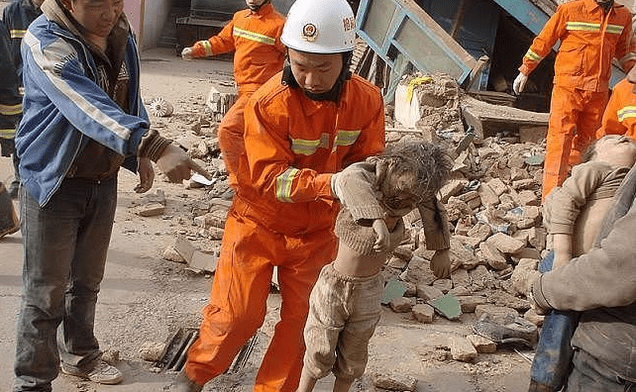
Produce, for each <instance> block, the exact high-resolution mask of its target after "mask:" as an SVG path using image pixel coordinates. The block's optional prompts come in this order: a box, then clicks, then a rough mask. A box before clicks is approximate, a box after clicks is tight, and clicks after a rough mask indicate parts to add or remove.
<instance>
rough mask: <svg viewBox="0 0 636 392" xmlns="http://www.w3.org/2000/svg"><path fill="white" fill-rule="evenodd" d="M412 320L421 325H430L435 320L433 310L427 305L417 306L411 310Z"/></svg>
mask: <svg viewBox="0 0 636 392" xmlns="http://www.w3.org/2000/svg"><path fill="white" fill-rule="evenodd" d="M411 313H412V314H413V318H414V319H415V320H417V321H418V322H420V323H422V324H430V323H432V322H433V320H434V319H435V309H434V308H433V307H432V306H430V305H428V304H417V305H415V306H413V308H412V309H411Z"/></svg>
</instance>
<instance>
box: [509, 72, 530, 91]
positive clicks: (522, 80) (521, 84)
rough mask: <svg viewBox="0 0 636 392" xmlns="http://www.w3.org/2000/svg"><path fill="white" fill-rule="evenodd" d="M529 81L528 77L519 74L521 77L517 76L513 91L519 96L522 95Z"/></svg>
mask: <svg viewBox="0 0 636 392" xmlns="http://www.w3.org/2000/svg"><path fill="white" fill-rule="evenodd" d="M527 81H528V75H524V74H523V73H521V72H519V75H517V77H516V78H515V81H514V82H513V83H512V91H514V92H515V94H517V95H519V94H521V92H522V91H523V89H524V88H525V87H526V82H527Z"/></svg>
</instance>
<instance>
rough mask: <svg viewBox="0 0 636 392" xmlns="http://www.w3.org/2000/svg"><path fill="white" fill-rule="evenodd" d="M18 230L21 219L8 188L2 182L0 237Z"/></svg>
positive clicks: (0, 192) (0, 187) (0, 186)
mask: <svg viewBox="0 0 636 392" xmlns="http://www.w3.org/2000/svg"><path fill="white" fill-rule="evenodd" d="M18 230H20V219H18V215H17V214H16V212H15V208H13V202H12V201H11V198H10V197H9V193H8V192H7V189H6V188H5V187H4V185H3V184H2V183H1V182H0V238H2V237H4V236H6V235H9V234H13V233H15V232H16V231H18Z"/></svg>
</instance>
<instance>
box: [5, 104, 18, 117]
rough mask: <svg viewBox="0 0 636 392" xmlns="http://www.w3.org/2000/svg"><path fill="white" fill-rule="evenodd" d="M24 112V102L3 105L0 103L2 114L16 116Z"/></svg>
mask: <svg viewBox="0 0 636 392" xmlns="http://www.w3.org/2000/svg"><path fill="white" fill-rule="evenodd" d="M20 113H22V103H18V104H15V105H2V104H0V114H2V115H3V116H15V115H16V114H20Z"/></svg>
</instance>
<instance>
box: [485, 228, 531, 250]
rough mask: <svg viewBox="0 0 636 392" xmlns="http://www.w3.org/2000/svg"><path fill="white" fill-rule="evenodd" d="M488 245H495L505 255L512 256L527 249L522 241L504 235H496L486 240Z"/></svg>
mask: <svg viewBox="0 0 636 392" xmlns="http://www.w3.org/2000/svg"><path fill="white" fill-rule="evenodd" d="M486 243H488V244H491V245H493V246H494V247H495V248H497V249H499V251H500V252H502V253H505V254H512V253H516V252H518V251H520V250H521V249H523V248H525V247H526V244H525V243H523V242H522V241H519V240H516V239H514V238H512V237H511V236H509V235H507V234H504V233H495V234H494V235H492V236H490V238H488V239H487V240H486Z"/></svg>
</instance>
